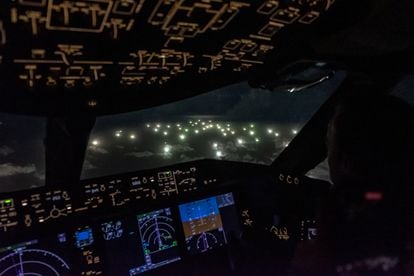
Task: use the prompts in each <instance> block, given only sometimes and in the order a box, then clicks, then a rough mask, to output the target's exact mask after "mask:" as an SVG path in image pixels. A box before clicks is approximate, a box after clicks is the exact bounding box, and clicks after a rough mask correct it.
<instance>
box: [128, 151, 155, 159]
mask: <svg viewBox="0 0 414 276" xmlns="http://www.w3.org/2000/svg"><path fill="white" fill-rule="evenodd" d="M126 155H129V156H133V157H136V158H144V157H150V156H153V155H155V154H154V153H153V152H151V151H142V152H129V153H127V154H126Z"/></svg>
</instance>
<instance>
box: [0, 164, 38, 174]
mask: <svg viewBox="0 0 414 276" xmlns="http://www.w3.org/2000/svg"><path fill="white" fill-rule="evenodd" d="M34 172H36V166H35V165H34V164H29V165H26V166H18V165H15V164H12V163H5V164H0V177H6V176H13V175H18V174H31V173H34Z"/></svg>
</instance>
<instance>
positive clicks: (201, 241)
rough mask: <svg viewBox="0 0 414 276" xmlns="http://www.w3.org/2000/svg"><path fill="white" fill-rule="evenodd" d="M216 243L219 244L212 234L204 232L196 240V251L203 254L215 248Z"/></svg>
mask: <svg viewBox="0 0 414 276" xmlns="http://www.w3.org/2000/svg"><path fill="white" fill-rule="evenodd" d="M218 243H219V242H218V240H217V238H216V236H214V234H212V233H209V232H204V233H202V234H201V235H200V236H199V237H198V238H197V245H196V246H197V251H198V252H204V251H206V250H208V249H211V248H214V247H217V245H218Z"/></svg>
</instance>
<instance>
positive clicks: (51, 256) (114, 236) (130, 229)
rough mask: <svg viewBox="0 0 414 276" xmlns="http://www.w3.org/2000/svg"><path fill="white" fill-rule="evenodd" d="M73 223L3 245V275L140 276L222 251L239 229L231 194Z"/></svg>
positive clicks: (0, 262) (0, 272) (0, 265)
mask: <svg viewBox="0 0 414 276" xmlns="http://www.w3.org/2000/svg"><path fill="white" fill-rule="evenodd" d="M72 223H73V224H71V225H68V224H66V225H65V227H59V226H58V227H55V226H53V225H52V226H51V228H50V229H48V230H47V231H45V232H43V233H42V232H40V233H38V234H37V235H36V234H34V233H36V232H34V233H32V234H29V233H26V234H23V235H22V237H19V238H18V239H20V240H22V241H21V242H19V243H12V244H8V245H6V246H2V247H1V248H0V275H27V274H28V273H29V275H31V274H33V273H37V274H34V275H39V273H40V275H139V274H141V273H144V272H147V271H151V270H153V269H156V268H159V267H163V266H165V265H168V264H171V263H175V262H178V261H180V260H182V259H183V258H187V257H188V256H191V255H194V254H197V253H204V252H206V251H209V250H212V249H217V248H220V247H223V246H224V245H226V244H227V235H228V233H230V232H232V231H240V223H239V219H238V214H237V209H236V206H235V199H234V196H233V194H232V193H226V194H220V195H217V196H213V197H208V198H205V199H202V200H198V201H192V202H187V203H183V204H181V205H179V206H172V207H165V208H160V209H155V210H151V211H146V212H142V211H141V212H139V211H137V212H133V213H129V214H124V213H121V214H115V215H110V216H105V215H100V216H96V217H90V218H89V220H82V219H80V220H79V221H78V222H73V221H72ZM26 236H27V237H31V236H36V238H35V239H33V238H32V239H27V240H26V239H25V237H26ZM4 243H5V242H4V241H3V242H2V244H4Z"/></svg>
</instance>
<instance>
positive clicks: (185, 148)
mask: <svg viewBox="0 0 414 276" xmlns="http://www.w3.org/2000/svg"><path fill="white" fill-rule="evenodd" d="M171 150H172V151H173V152H176V153H184V152H191V151H194V148H192V147H190V146H188V145H180V144H178V145H173V146H171Z"/></svg>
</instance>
